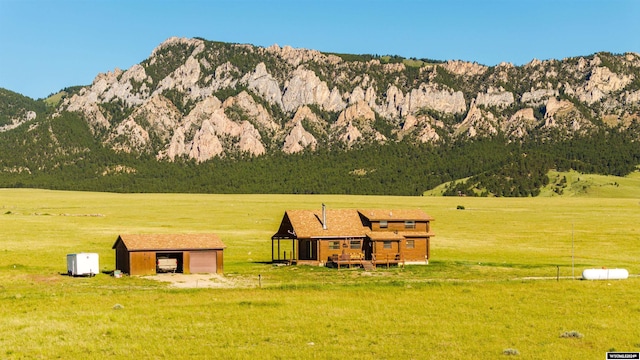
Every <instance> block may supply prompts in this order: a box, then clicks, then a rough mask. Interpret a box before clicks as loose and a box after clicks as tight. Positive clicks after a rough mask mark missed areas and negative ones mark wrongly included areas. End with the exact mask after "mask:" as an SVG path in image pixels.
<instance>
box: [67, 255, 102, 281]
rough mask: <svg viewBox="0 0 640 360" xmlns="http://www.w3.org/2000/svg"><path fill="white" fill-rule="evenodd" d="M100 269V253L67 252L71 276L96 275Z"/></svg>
mask: <svg viewBox="0 0 640 360" xmlns="http://www.w3.org/2000/svg"><path fill="white" fill-rule="evenodd" d="M99 271H100V264H99V260H98V254H96V253H77V254H67V274H69V276H95V275H96V274H97V273H98V272H99Z"/></svg>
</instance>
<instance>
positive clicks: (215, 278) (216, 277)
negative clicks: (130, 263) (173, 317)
mask: <svg viewBox="0 0 640 360" xmlns="http://www.w3.org/2000/svg"><path fill="white" fill-rule="evenodd" d="M145 278H146V279H152V280H156V281H163V282H169V283H171V284H170V286H172V287H175V288H182V289H186V288H220V289H224V288H226V289H228V288H239V287H251V286H252V284H249V283H248V282H247V281H245V280H243V279H236V278H229V277H225V276H223V275H220V274H157V275H151V276H145Z"/></svg>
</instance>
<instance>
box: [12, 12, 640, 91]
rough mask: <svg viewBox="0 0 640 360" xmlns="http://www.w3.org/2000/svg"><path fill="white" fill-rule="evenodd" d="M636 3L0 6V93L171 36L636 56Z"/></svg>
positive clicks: (323, 46) (480, 53)
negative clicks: (605, 52) (1, 90)
mask: <svg viewBox="0 0 640 360" xmlns="http://www.w3.org/2000/svg"><path fill="white" fill-rule="evenodd" d="M639 19H640V1H638V0H602V1H592V0H536V1H529V0H514V1H506V0H502V1H498V0H495V1H480V0H451V1H418V0H387V1H381V0H353V1H350V0H327V1H311V0H292V1H290V0H236V1H228V0H220V1H215V0H211V1H206V0H182V1H171V0H148V1H142V0H112V1H107V0H55V1H53V0H0V87H2V88H6V89H9V90H12V91H15V92H18V93H21V94H23V95H27V96H29V97H32V98H42V97H46V96H47V95H49V94H51V93H55V92H57V91H58V90H60V89H62V88H64V87H67V86H73V85H87V84H90V83H91V82H92V81H93V79H94V78H95V76H96V75H97V74H98V73H103V72H107V71H111V70H113V69H115V68H120V69H127V68H129V67H131V66H132V65H134V64H137V63H139V62H141V61H143V60H144V59H146V58H147V57H148V56H149V55H150V54H151V51H152V50H153V49H154V48H155V47H156V46H157V45H158V44H160V43H161V42H162V41H164V40H165V39H167V38H169V37H171V36H180V37H196V36H197V37H202V38H205V39H208V40H215V41H225V42H234V43H249V44H253V45H259V46H270V45H272V44H278V45H280V46H284V45H290V46H293V47H296V48H308V49H316V50H320V51H325V52H338V53H352V54H378V55H400V56H403V57H407V58H409V57H416V58H429V59H438V60H449V59H459V60H466V61H476V62H478V63H481V64H485V65H496V64H498V63H500V62H503V61H505V62H511V63H514V64H515V65H523V64H526V63H528V62H529V61H531V60H532V59H534V58H536V59H541V60H544V59H551V58H553V59H562V58H565V57H571V56H580V55H590V54H593V53H595V52H598V51H609V52H613V53H624V52H638V53H640V20H639Z"/></svg>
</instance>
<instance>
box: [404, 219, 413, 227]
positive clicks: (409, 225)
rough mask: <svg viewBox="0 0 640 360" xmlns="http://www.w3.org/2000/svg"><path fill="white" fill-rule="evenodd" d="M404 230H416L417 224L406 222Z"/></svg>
mask: <svg viewBox="0 0 640 360" xmlns="http://www.w3.org/2000/svg"><path fill="white" fill-rule="evenodd" d="M404 228H405V229H415V228H416V222H415V220H407V221H405V222H404Z"/></svg>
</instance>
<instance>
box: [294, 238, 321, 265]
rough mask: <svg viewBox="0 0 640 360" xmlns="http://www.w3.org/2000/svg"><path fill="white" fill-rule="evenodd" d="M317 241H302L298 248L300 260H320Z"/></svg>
mask: <svg viewBox="0 0 640 360" xmlns="http://www.w3.org/2000/svg"><path fill="white" fill-rule="evenodd" d="M316 243H317V241H316V240H300V242H299V244H300V245H299V247H298V255H299V257H298V260H318V249H317V245H316Z"/></svg>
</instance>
